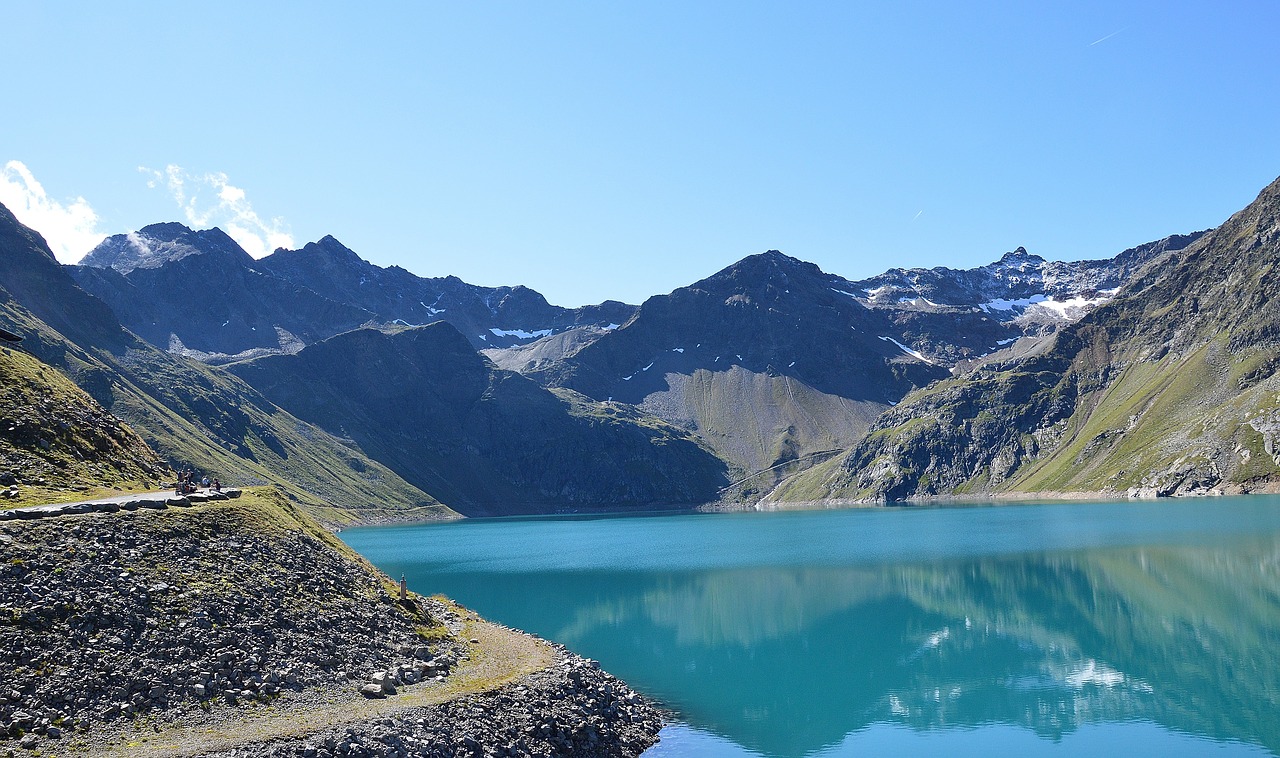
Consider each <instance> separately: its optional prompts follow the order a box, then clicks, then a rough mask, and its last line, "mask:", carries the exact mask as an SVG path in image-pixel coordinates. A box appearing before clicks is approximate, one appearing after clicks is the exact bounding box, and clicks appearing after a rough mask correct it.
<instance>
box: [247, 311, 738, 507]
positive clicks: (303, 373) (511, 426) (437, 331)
mask: <svg viewBox="0 0 1280 758" xmlns="http://www.w3.org/2000/svg"><path fill="white" fill-rule="evenodd" d="M229 368H230V370H231V371H232V372H234V373H235V374H237V375H238V376H240V377H242V378H243V379H244V380H245V381H247V382H249V383H250V384H251V385H253V386H254V387H256V388H257V389H258V390H259V391H261V392H262V393H263V394H264V395H266V396H267V397H268V398H270V399H271V401H272V402H273V403H276V404H277V405H279V406H280V407H282V408H285V409H286V410H288V411H289V412H290V413H293V414H294V415H296V416H298V417H299V418H302V419H305V420H308V421H311V422H312V423H315V424H316V425H318V426H320V427H321V428H323V429H326V430H328V431H330V432H331V433H333V434H335V435H338V436H342V437H349V438H351V439H352V440H354V441H355V442H356V443H357V444H358V445H359V446H360V448H361V449H362V450H363V451H365V452H366V453H367V454H368V455H370V456H371V457H373V458H375V459H376V460H378V461H380V462H382V463H383V464H385V465H387V466H388V467H390V468H391V469H392V470H394V471H396V472H397V473H399V474H400V475H401V476H402V477H404V478H405V479H406V480H407V481H409V482H411V483H413V484H415V485H416V486H418V487H420V488H421V489H423V490H424V491H426V492H428V493H430V494H432V495H433V496H434V497H436V498H437V499H439V500H440V501H441V502H444V503H446V504H448V505H449V506H450V507H451V508H454V509H455V510H458V511H460V512H462V513H464V514H468V515H491V514H497V513H512V512H529V511H536V510H548V509H550V510H566V509H588V510H599V509H601V508H605V509H611V508H617V507H627V506H632V507H635V506H675V505H691V504H697V503H702V502H706V501H707V500H710V499H713V498H714V495H715V491H716V489H717V488H718V487H720V486H723V485H724V484H726V483H727V480H726V479H725V475H724V466H723V464H722V463H721V462H720V461H719V460H717V459H716V458H715V456H714V455H712V454H711V453H710V452H709V451H707V450H705V449H704V448H702V447H701V446H699V444H698V443H697V442H696V441H695V440H694V439H692V438H691V437H690V436H689V435H688V434H687V433H685V432H682V431H680V430H678V429H676V428H673V427H670V426H667V425H665V424H662V423H661V422H658V421H656V420H654V419H647V418H645V417H643V416H641V414H639V413H636V412H634V411H632V410H630V409H626V408H624V407H621V406H610V405H600V404H597V403H591V402H589V401H587V400H585V399H584V398H574V397H573V396H572V395H571V394H568V395H556V394H554V393H552V392H549V391H548V390H546V389H543V388H541V387H539V386H538V385H536V384H535V383H534V382H532V381H530V380H529V379H526V378H524V377H522V376H520V375H518V374H514V373H511V372H507V371H502V370H498V369H495V368H493V367H492V365H491V364H489V363H488V361H486V360H485V359H484V358H483V357H481V356H480V355H479V354H477V353H476V352H475V351H474V350H472V348H471V346H470V344H469V343H468V342H467V341H466V339H465V338H464V337H463V336H462V335H461V334H459V333H458V331H457V330H456V329H454V328H453V327H452V326H449V325H448V324H443V323H437V324H433V325H430V326H426V327H418V328H412V329H405V330H402V331H400V332H398V333H393V334H387V333H383V332H380V331H377V330H373V329H361V330H356V331H353V332H348V333H346V334H341V335H338V336H336V337H332V338H330V339H328V340H324V341H322V342H319V343H317V344H315V345H312V346H309V347H307V348H306V349H304V350H302V351H301V352H300V353H298V354H297V355H292V356H271V357H266V358H260V359H257V360H254V361H251V362H247V363H241V364H235V365H233V366H231V367H229Z"/></svg>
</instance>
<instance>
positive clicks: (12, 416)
mask: <svg viewBox="0 0 1280 758" xmlns="http://www.w3.org/2000/svg"><path fill="white" fill-rule="evenodd" d="M170 474H171V472H169V470H168V467H167V466H166V465H165V464H164V462H163V461H162V460H161V459H160V458H159V457H158V456H157V455H156V454H155V453H154V452H153V451H152V450H151V449H150V448H149V447H147V443H146V442H144V441H143V440H142V438H141V437H139V436H138V435H137V434H136V433H134V431H133V430H132V429H130V428H129V427H128V426H126V425H125V424H123V423H121V421H120V420H119V419H118V418H116V417H115V416H113V415H111V414H110V413H108V412H107V411H106V410H105V409H103V408H102V406H101V405H99V404H98V403H97V402H95V401H94V400H93V398H91V397H89V396H88V395H87V394H85V392H84V391H83V390H81V389H80V388H79V387H77V386H76V385H75V384H73V383H72V382H71V381H70V380H68V379H67V378H66V377H65V376H63V375H62V373H61V372H59V371H57V370H56V369H53V368H51V367H49V366H46V365H45V364H43V363H41V362H40V361H38V360H36V359H35V357H33V356H31V355H29V354H27V353H26V352H24V351H22V350H20V349H16V348H0V477H2V478H3V480H4V481H3V482H0V484H2V485H4V486H5V487H8V486H10V485H15V484H16V485H18V487H17V490H16V492H17V493H18V494H17V496H16V497H6V498H4V499H0V508H4V507H8V506H21V505H30V504H32V503H41V502H49V501H51V500H58V499H70V498H72V497H83V496H86V495H97V494H100V493H103V492H104V491H108V490H110V489H111V488H117V489H120V490H134V489H145V488H150V487H156V486H158V485H159V484H160V482H162V481H166V480H167V479H168V478H169V476H170Z"/></svg>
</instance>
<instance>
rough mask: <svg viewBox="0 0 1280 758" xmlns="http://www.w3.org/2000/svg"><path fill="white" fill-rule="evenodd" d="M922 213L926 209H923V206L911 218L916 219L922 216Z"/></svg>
mask: <svg viewBox="0 0 1280 758" xmlns="http://www.w3.org/2000/svg"><path fill="white" fill-rule="evenodd" d="M921 213H924V209H923V208H921V209H920V210H919V211H918V212H916V215H914V216H912V217H911V220H912V221H915V220H916V219H918V218H920V214H921Z"/></svg>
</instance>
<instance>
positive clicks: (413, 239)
mask: <svg viewBox="0 0 1280 758" xmlns="http://www.w3.org/2000/svg"><path fill="white" fill-rule="evenodd" d="M0 16H2V17H3V18H4V25H5V27H6V35H5V36H6V40H5V44H4V45H2V46H0V66H2V67H3V71H5V73H6V76H5V77H4V80H5V89H6V93H5V98H4V100H5V104H6V105H5V109H4V110H5V114H4V116H3V118H0V164H5V165H4V172H3V175H0V180H2V181H0V201H3V202H5V203H6V204H7V205H10V206H11V207H14V206H21V209H19V208H15V211H16V212H18V213H19V216H20V218H22V217H24V214H25V218H24V220H26V221H27V222H28V223H30V224H31V225H33V226H36V228H37V229H40V230H41V231H42V232H45V233H46V236H49V237H50V238H51V239H54V240H55V241H58V243H59V244H57V245H55V247H58V248H59V252H60V255H62V256H63V257H64V259H67V260H69V259H72V258H74V257H76V256H77V255H78V254H82V253H83V252H86V251H87V247H86V246H87V245H89V244H92V240H93V239H94V238H95V235H97V236H100V235H102V234H108V233H117V232H124V231H129V230H132V229H136V228H138V227H141V226H143V225H146V224H148V223H153V222H157V221H169V220H178V221H183V222H186V223H189V224H191V225H196V226H208V225H220V226H222V227H223V228H224V229H228V231H231V229H229V228H228V227H232V228H234V229H235V230H236V231H235V232H234V233H233V236H238V238H240V239H242V241H243V242H244V244H245V245H246V247H247V248H248V249H250V250H251V252H261V251H269V250H270V249H271V248H272V247H274V246H275V245H277V244H285V245H287V246H293V247H300V246H301V245H302V244H304V243H306V242H307V241H311V240H315V239H318V238H319V237H322V236H324V235H325V234H333V235H334V236H336V237H337V238H338V239H340V240H342V241H343V242H344V243H346V244H347V245H348V246H349V247H351V248H352V249H354V250H355V251H356V252H358V253H360V254H361V255H362V256H363V257H365V258H366V259H369V260H371V261H373V262H374V263H377V264H379V265H384V266H386V265H391V264H397V265H401V266H403V267H405V268H407V269H409V270H410V271H413V272H414V273H417V274H420V275H423V276H444V275H447V274H454V275H457V276H459V277H461V278H462V279H464V280H466V281H469V282H473V283H476V284H485V285H498V284H526V285H528V286H531V287H533V288H534V289H537V290H539V291H541V292H542V293H543V294H545V295H546V296H547V297H548V299H550V300H551V301H552V302H554V303H558V304H562V305H578V304H582V303H586V302H598V301H600V300H604V299H606V298H612V299H619V300H626V301H629V302H639V301H641V300H643V299H644V298H645V297H647V296H649V295H651V294H657V293H664V292H668V291H670V290H672V289H674V288H675V287H679V286H682V285H685V284H688V283H691V282H693V281H695V280H697V279H700V278H702V277H704V276H707V275H709V274H711V273H712V272H714V271H716V270H718V269H720V268H722V267H723V266H725V265H728V264H729V263H732V262H733V261H735V260H738V259H740V258H742V257H744V256H746V255H750V254H752V253H756V252H760V251H763V250H767V249H771V248H777V249H780V250H782V251H784V252H786V253H788V254H790V255H794V256H796V257H798V258H803V259H805V260H810V261H813V262H815V263H817V264H818V265H820V266H821V267H822V268H824V269H826V270H828V271H832V272H835V273H839V274H841V275H844V276H847V277H849V278H854V279H856V278H862V277H865V276H870V275H873V274H875V273H879V272H880V271H882V270H884V269H885V268H887V267H889V266H937V265H947V266H953V267H969V266H974V265H980V264H982V263H986V262H989V261H991V260H994V259H995V258H997V257H999V256H1000V255H1001V254H1002V253H1003V252H1005V251H1007V250H1011V249H1013V248H1015V247H1017V246H1019V245H1022V246H1025V247H1027V249H1028V250H1030V251H1031V252H1034V253H1038V254H1041V255H1043V256H1045V257H1047V258H1052V259H1075V258H1095V257H1108V256H1111V255H1114V254H1115V253H1117V252H1119V251H1120V250H1122V249H1124V248H1126V247H1129V246H1132V245H1135V244H1139V243H1142V242H1145V241H1148V240H1151V239H1156V238H1159V237H1162V236H1165V235H1167V234H1172V233H1176V232H1185V231H1190V230H1193V229H1199V228H1204V227H1207V226H1213V225H1216V224H1218V223H1220V222H1221V221H1223V220H1224V219H1225V218H1226V217H1227V216H1228V215H1230V214H1231V213H1232V212H1234V211H1236V210H1238V209H1240V208H1241V207H1243V206H1244V205H1245V204H1247V203H1248V202H1249V201H1250V200H1252V199H1253V197H1254V196H1255V195H1256V194H1257V192H1258V191H1259V190H1260V189H1261V188H1262V187H1264V186H1265V185H1267V184H1268V183H1270V182H1271V181H1272V180H1274V179H1275V178H1276V177H1277V175H1280V138H1278V137H1277V135H1280V65H1278V64H1277V58H1276V53H1277V50H1278V49H1280V48H1278V47H1277V44H1276V41H1275V34H1276V30H1277V29H1280V3H1277V2H1273V1H1271V0H1267V1H1265V2H1264V1H1261V0H1259V1H1257V2H1226V3H1222V2H1216V3H1209V2H1204V3H1200V2H1159V3H1136V2H1135V3H1114V2H1106V3H1102V2H1098V3H1094V2H1075V3H1048V2H1017V3H980V2H972V3H971V2H967V3H913V2H885V3H857V2H851V1H850V2H833V3H823V2H808V3H754V2H724V3H711V2H705V3H697V2H673V3H667V2H643V3H628V4H622V3H599V2H591V3H586V2H584V3H561V2H536V3H534V2H520V3H500V2H486V3H452V4H443V3H428V2H413V3H393V2H386V3H372V4H355V3H320V2H305V3H287V2H278V3H236V2H220V3H144V2H123V3H112V4H107V3H79V4H77V3H26V2H12V1H11V0H0ZM41 192H43V195H41V194H40V193H41ZM79 248H84V249H79Z"/></svg>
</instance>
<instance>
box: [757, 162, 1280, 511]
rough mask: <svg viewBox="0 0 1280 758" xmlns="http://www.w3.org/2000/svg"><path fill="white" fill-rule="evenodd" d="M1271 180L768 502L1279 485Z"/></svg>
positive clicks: (918, 397)
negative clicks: (1049, 334)
mask: <svg viewBox="0 0 1280 758" xmlns="http://www.w3.org/2000/svg"><path fill="white" fill-rule="evenodd" d="M1278 268H1280V181H1277V182H1276V183H1273V184H1272V185H1271V186H1269V187H1267V188H1266V189H1264V190H1263V191H1262V193H1261V194H1260V195H1259V196H1258V198H1257V199H1256V200H1255V201H1254V202H1253V203H1252V204H1251V205H1249V207H1247V208H1245V209H1244V210H1242V211H1240V212H1239V213H1237V214H1235V215H1234V216H1232V217H1231V219H1229V220H1228V221H1227V222H1226V223H1224V224H1223V225H1222V226H1221V227H1219V228H1218V229H1216V230H1214V231H1212V232H1210V233H1208V234H1205V235H1204V236H1203V237H1201V238H1200V239H1198V240H1196V242H1194V243H1193V244H1191V245H1189V246H1188V247H1186V248H1185V249H1183V250H1181V251H1178V252H1175V253H1173V254H1172V255H1171V256H1170V257H1168V258H1165V259H1163V260H1160V261H1158V262H1157V263H1156V264H1155V265H1153V266H1149V267H1147V268H1145V269H1143V270H1142V273H1141V275H1140V276H1139V277H1138V278H1137V279H1135V280H1134V281H1132V282H1131V283H1130V284H1129V285H1128V286H1126V287H1125V288H1124V289H1123V290H1121V292H1120V293H1119V294H1118V295H1117V296H1116V297H1115V298H1114V299H1113V300H1111V301H1110V302H1109V303H1107V304H1106V305H1103V306H1101V307H1099V308H1098V309H1097V310H1095V311H1093V312H1092V313H1090V314H1089V315H1087V316H1085V317H1084V318H1083V319H1081V320H1080V321H1079V322H1078V323H1076V324H1074V325H1072V326H1069V327H1067V328H1065V329H1063V330H1062V331H1061V332H1060V333H1059V334H1058V336H1057V338H1056V340H1055V342H1054V343H1053V345H1052V346H1051V347H1050V348H1049V349H1048V350H1046V351H1045V352H1044V353H1042V354H1040V355H1037V356H1034V357H1032V358H1029V359H1027V360H1025V361H1022V362H1012V363H1005V364H993V365H990V366H987V367H984V368H981V369H979V370H977V371H974V372H973V373H972V374H969V375H967V376H965V377H963V378H957V379H952V380H948V381H943V382H940V383H938V384H936V385H934V386H932V387H928V388H925V389H924V390H922V391H919V392H916V393H914V394H913V395H911V396H910V397H908V398H907V399H906V400H905V401H904V402H903V403H902V404H901V405H899V406H898V407H896V408H894V409H893V410H891V411H889V412H887V413H886V414H885V415H884V416H883V417H881V419H879V420H878V421H877V422H876V424H875V425H874V426H873V428H872V430H871V431H870V433H869V434H868V436H867V438H866V440H864V441H863V442H862V443H860V444H859V445H858V446H857V447H855V448H854V449H853V450H852V451H851V452H849V453H848V454H847V455H845V456H843V457H842V458H841V459H838V460H835V461H832V462H829V463H828V464H826V465H825V466H823V467H822V468H820V469H814V470H812V471H809V472H806V473H803V474H800V475H798V476H797V477H795V478H794V479H792V480H791V481H788V482H786V483H784V484H783V486H781V487H779V488H778V490H777V491H776V492H775V493H773V494H772V495H771V499H774V500H808V499H815V498H823V497H837V498H853V499H870V500H884V499H904V498H912V497H921V496H929V495H937V494H948V493H956V492H960V493H965V492H987V491H1027V492H1036V491H1065V490H1087V491H1108V492H1125V491H1129V490H1133V491H1135V493H1136V494H1144V495H1161V494H1178V493H1191V492H1204V491H1208V490H1211V489H1214V488H1225V489H1228V490H1233V491H1238V490H1246V491H1247V490H1250V489H1253V488H1257V487H1261V486H1267V485H1269V484H1271V483H1274V482H1276V481H1277V478H1278V477H1280V376H1277V369H1278V368H1280V311H1277V309H1276V308H1275V306H1274V303H1275V302H1276V299H1277V297H1280V270H1278Z"/></svg>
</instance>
